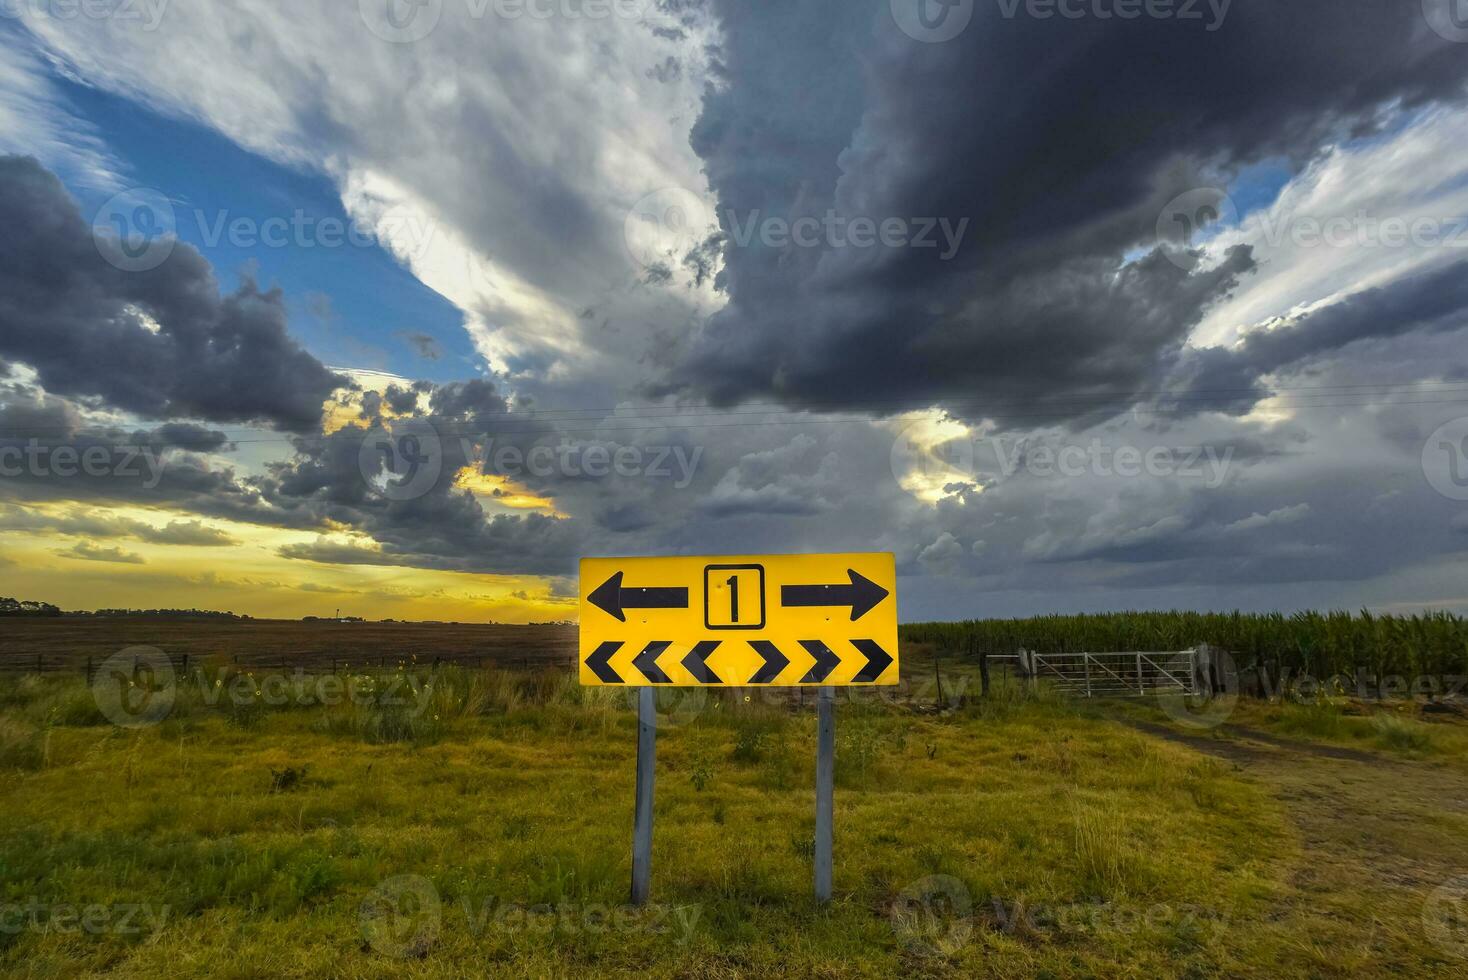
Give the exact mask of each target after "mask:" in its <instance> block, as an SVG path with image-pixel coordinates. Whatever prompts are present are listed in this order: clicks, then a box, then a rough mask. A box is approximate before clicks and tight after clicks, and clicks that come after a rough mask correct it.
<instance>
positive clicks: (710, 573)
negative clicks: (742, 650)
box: [703, 565, 765, 630]
mask: <svg viewBox="0 0 1468 980" xmlns="http://www.w3.org/2000/svg"><path fill="white" fill-rule="evenodd" d="M703 586H704V595H703V611H704V621H703V622H704V626H705V627H707V628H708V629H711V630H757V629H762V628H763V627H764V625H765V569H764V566H763V565H709V566H707V567H705V568H704V570H703Z"/></svg>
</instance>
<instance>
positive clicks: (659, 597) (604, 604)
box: [586, 572, 688, 623]
mask: <svg viewBox="0 0 1468 980" xmlns="http://www.w3.org/2000/svg"><path fill="white" fill-rule="evenodd" d="M586 598H587V600H588V601H590V602H591V604H592V605H593V606H596V607H597V608H598V609H601V610H602V611H604V612H606V613H609V614H610V615H612V616H614V617H616V619H617V620H618V621H619V622H623V623H625V622H627V617H626V615H625V614H623V612H622V610H623V609H687V608H688V589H687V588H682V587H680V588H650V589H628V588H624V587H623V585H622V573H621V572H617V573H616V574H615V575H613V576H612V577H611V578H609V579H607V580H606V581H605V582H603V583H602V584H601V585H599V586H597V588H596V591H594V592H592V593H591V595H589V596H587V597H586Z"/></svg>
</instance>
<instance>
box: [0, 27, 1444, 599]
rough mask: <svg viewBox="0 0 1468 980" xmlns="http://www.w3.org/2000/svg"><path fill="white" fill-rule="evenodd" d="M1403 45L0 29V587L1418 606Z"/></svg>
mask: <svg viewBox="0 0 1468 980" xmlns="http://www.w3.org/2000/svg"><path fill="white" fill-rule="evenodd" d="M1465 81H1468V18H1465V17H1463V16H1462V12H1461V10H1459V9H1458V7H1456V6H1454V5H1453V4H1452V3H1450V2H1448V0H1441V2H1439V0H1392V2H1387V0H1348V2H1342V0H1293V2H1290V3H1279V2H1277V0H1232V2H1231V3H1229V2H1226V0H1212V2H1199V3H1196V4H1194V3H1191V2H1188V0H1178V2H1176V3H1171V2H1162V0H1154V2H1150V3H1132V2H1128V0H1086V2H1084V3H1080V2H1076V0H1064V2H1061V3H1059V4H1047V3H1034V2H1029V0H830V2H813V0H790V2H782V3H766V2H756V0H656V2H654V0H360V2H357V0H336V2H326V3H300V2H295V3H286V2H280V3H271V2H264V0H258V2H257V0H232V2H211V3H197V2H184V0H91V2H86V3H70V2H67V0H13V2H10V3H4V4H0V228H3V229H4V234H3V236H0V595H13V596H16V597H19V598H27V599H38V600H44V601H49V602H53V603H56V604H58V605H61V606H63V607H65V608H95V607H102V606H108V607H116V606H128V607H188V606H197V607H201V608H213V609H231V610H234V611H236V612H243V613H249V614H252V615H257V616H289V617H293V616H300V615H307V614H315V615H330V614H331V613H332V612H333V611H335V610H337V609H340V610H341V612H342V613H343V614H352V615H360V616H366V617H368V618H385V617H396V618H416V619H459V620H465V621H484V620H497V621H505V622H520V621H543V620H549V619H570V618H574V616H575V602H574V596H575V593H576V578H575V576H576V568H577V560H578V559H579V558H580V557H583V556H597V555H649V554H751V553H765V552H774V553H783V552H796V551H822V552H825V551H891V552H893V553H895V555H896V558H897V564H898V571H899V583H900V588H899V600H900V610H901V616H902V618H903V619H904V620H916V619H928V618H966V617H973V616H1005V615H1029V614H1035V613H1043V612H1052V611H1053V612H1067V611H1078V610H1101V609H1123V608H1151V607H1176V608H1202V609H1231V608H1243V609H1249V610H1266V609H1284V610H1289V609H1295V608H1303V607H1346V608H1350V607H1362V606H1365V607H1370V608H1373V609H1381V610H1390V611H1410V610H1417V609H1421V608H1425V607H1437V608H1448V609H1455V610H1460V611H1461V610H1468V574H1465V573H1468V561H1465V557H1468V345H1465V340H1468V157H1465V155H1464V153H1463V148H1464V147H1465V146H1468V112H1465V106H1464V96H1465V94H1468V89H1465Z"/></svg>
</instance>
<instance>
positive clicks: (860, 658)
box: [581, 554, 897, 687]
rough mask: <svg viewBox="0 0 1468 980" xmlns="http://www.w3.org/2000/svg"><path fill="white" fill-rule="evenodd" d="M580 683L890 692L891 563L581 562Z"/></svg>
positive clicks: (847, 558) (766, 558)
mask: <svg viewBox="0 0 1468 980" xmlns="http://www.w3.org/2000/svg"><path fill="white" fill-rule="evenodd" d="M581 683H582V684H585V685H590V686H602V685H627V686H634V687H639V686H647V685H653V684H657V685H670V686H674V687H701V686H702V687H746V686H751V685H763V686H771V687H805V686H808V687H848V686H851V685H859V684H896V683H897V568H896V564H895V562H894V560H893V558H892V556H891V555H890V554H863V555H734V556H722V557H692V558H689V557H682V558H583V559H582V560H581Z"/></svg>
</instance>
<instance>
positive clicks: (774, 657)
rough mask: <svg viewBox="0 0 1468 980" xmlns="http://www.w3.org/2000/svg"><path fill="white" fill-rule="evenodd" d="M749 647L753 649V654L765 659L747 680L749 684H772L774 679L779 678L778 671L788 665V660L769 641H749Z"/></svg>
mask: <svg viewBox="0 0 1468 980" xmlns="http://www.w3.org/2000/svg"><path fill="white" fill-rule="evenodd" d="M749 645H750V646H752V647H754V652H755V653H757V654H759V655H760V656H761V657H764V658H765V662H764V663H763V664H762V665H761V666H760V669H759V670H757V671H755V673H754V676H753V677H751V678H750V679H749V683H751V684H773V683H775V678H776V677H779V676H780V671H782V670H784V669H785V668H786V667H787V666H789V664H790V658H789V657H787V656H785V655H784V654H783V653H781V652H780V648H779V647H777V646H775V644H773V643H771V642H770V641H769V640H750V641H749Z"/></svg>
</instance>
